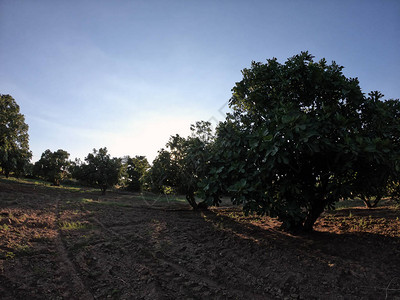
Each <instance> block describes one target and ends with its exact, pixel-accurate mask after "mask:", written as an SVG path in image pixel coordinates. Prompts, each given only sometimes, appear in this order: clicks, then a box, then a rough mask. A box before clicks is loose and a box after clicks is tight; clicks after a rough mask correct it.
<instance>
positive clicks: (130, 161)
mask: <svg viewBox="0 0 400 300" xmlns="http://www.w3.org/2000/svg"><path fill="white" fill-rule="evenodd" d="M122 161H123V164H122V165H123V167H122V168H123V171H122V173H123V175H122V176H123V177H124V178H123V184H124V185H125V186H126V188H127V189H128V190H130V191H134V192H140V191H141V189H142V183H143V180H144V176H145V175H146V172H147V171H148V170H149V168H150V164H149V162H148V161H147V158H146V157H145V156H135V157H130V156H126V157H124V158H123V159H122Z"/></svg>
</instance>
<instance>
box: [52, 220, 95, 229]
mask: <svg viewBox="0 0 400 300" xmlns="http://www.w3.org/2000/svg"><path fill="white" fill-rule="evenodd" d="M59 227H60V229H61V230H82V229H90V228H92V225H91V224H89V223H82V222H79V221H78V222H66V221H64V222H60V223H59Z"/></svg>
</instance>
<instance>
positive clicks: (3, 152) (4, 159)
mask: <svg viewBox="0 0 400 300" xmlns="http://www.w3.org/2000/svg"><path fill="white" fill-rule="evenodd" d="M31 157H32V153H31V152H30V150H29V135H28V125H27V124H26V123H25V117H24V115H23V114H21V113H20V108H19V106H18V104H17V102H16V101H15V100H14V98H13V97H11V96H10V95H0V166H1V168H2V170H3V172H4V173H5V175H6V177H8V176H9V174H10V172H15V173H16V174H17V175H18V174H19V173H22V172H24V168H25V166H26V165H27V164H28V163H29V161H30V159H31Z"/></svg>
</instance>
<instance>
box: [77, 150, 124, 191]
mask: <svg viewBox="0 0 400 300" xmlns="http://www.w3.org/2000/svg"><path fill="white" fill-rule="evenodd" d="M121 168H122V165H121V159H119V158H115V157H113V158H111V157H110V154H108V153H107V148H100V149H99V150H98V151H97V150H96V149H93V153H89V154H88V156H87V157H86V158H85V163H82V164H80V165H79V164H74V167H73V176H74V177H75V178H76V179H78V180H79V181H81V182H83V183H87V184H89V185H92V186H98V187H99V188H100V190H101V193H102V194H103V195H104V194H105V193H106V190H107V189H108V188H110V187H112V186H113V185H115V184H117V183H118V181H119V178H120V175H121Z"/></svg>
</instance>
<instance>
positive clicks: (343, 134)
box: [0, 52, 400, 231]
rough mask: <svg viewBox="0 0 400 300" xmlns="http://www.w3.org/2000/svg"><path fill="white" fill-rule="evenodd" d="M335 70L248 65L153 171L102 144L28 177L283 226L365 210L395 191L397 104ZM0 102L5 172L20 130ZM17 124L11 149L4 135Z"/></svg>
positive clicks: (46, 162) (23, 157)
mask: <svg viewBox="0 0 400 300" xmlns="http://www.w3.org/2000/svg"><path fill="white" fill-rule="evenodd" d="M342 70H343V67H342V66H339V65H337V64H336V63H335V62H332V63H331V64H328V63H327V62H326V60H325V59H322V60H320V61H314V57H313V56H312V55H310V54H309V53H308V52H302V53H300V54H298V55H295V56H293V57H291V58H289V59H288V60H287V61H286V62H285V63H284V64H281V63H279V62H278V61H277V59H275V58H274V59H269V60H267V62H266V63H259V62H258V63H256V62H253V63H252V64H251V67H250V68H248V69H244V70H243V71H242V74H243V79H242V80H241V81H240V82H237V83H236V84H235V86H234V87H233V89H232V92H233V93H232V97H231V99H230V101H229V105H230V107H231V109H232V112H231V113H229V114H227V116H226V119H225V120H224V121H223V122H220V123H219V124H218V126H217V128H216V130H215V131H213V130H212V129H211V124H210V123H209V122H204V121H201V122H197V123H196V124H194V125H192V127H191V130H192V134H191V135H190V136H188V137H186V138H185V137H181V136H179V135H174V136H171V137H170V140H169V141H168V143H167V144H166V148H165V149H161V150H160V151H159V153H158V156H157V157H156V158H155V160H154V161H153V163H152V166H150V165H149V164H148V162H147V160H146V158H145V157H142V156H141V157H135V158H130V157H125V158H122V159H121V158H111V157H110V155H109V154H107V149H106V148H103V149H100V150H98V151H96V150H94V151H93V153H90V154H89V155H88V156H87V157H86V158H85V161H84V162H80V161H79V160H75V161H74V162H69V161H68V157H69V155H68V153H67V152H65V151H63V150H59V151H57V152H51V151H50V150H47V151H46V152H44V153H43V155H42V157H41V159H40V160H39V161H38V162H37V163H36V164H35V165H34V167H33V173H34V174H36V175H37V176H42V177H44V178H46V179H47V180H50V181H52V182H53V184H59V183H60V181H61V180H63V178H64V177H65V176H72V177H73V178H75V179H77V180H79V181H80V182H82V183H85V184H88V185H97V186H98V187H100V188H101V190H102V191H103V192H105V190H106V189H107V188H108V187H110V186H112V185H115V184H117V183H119V184H120V186H123V187H126V188H129V189H131V190H134V191H139V190H141V189H148V190H151V191H153V192H158V193H179V194H184V195H185V196H186V199H187V200H188V202H189V203H190V205H191V206H192V207H193V208H194V209H199V208H206V207H207V206H211V205H219V203H220V202H221V198H222V197H223V196H225V197H229V198H230V199H231V200H232V202H233V203H234V204H238V205H239V204H240V205H242V206H243V209H244V211H245V212H246V213H250V212H254V213H257V214H260V215H264V214H268V215H269V216H272V217H277V218H278V219H279V220H280V221H282V226H283V228H284V229H287V230H291V231H298V230H301V231H310V230H312V227H313V225H314V223H315V221H316V220H317V218H318V217H319V216H320V214H321V213H322V212H323V211H324V210H325V209H326V208H332V207H334V205H335V203H336V202H338V201H339V200H341V199H348V198H355V197H359V198H361V199H362V200H363V201H364V202H365V204H366V205H367V206H368V207H373V206H376V205H377V204H378V202H379V201H380V200H381V199H382V198H383V197H386V196H390V197H392V198H397V199H399V194H400V187H399V180H400V102H399V100H398V99H396V100H393V99H389V100H384V99H383V95H382V94H381V93H380V92H377V91H374V92H371V93H369V94H368V95H365V94H363V93H362V91H361V88H360V86H359V82H358V79H357V78H347V77H346V76H345V75H344V74H343V72H342ZM3 98H4V100H3ZM7 99H8V100H7ZM3 101H4V103H3ZM7 101H8V103H11V104H8V105H9V106H8V108H7V107H6V106H5V105H7V104H5V103H6V102H7ZM1 105H2V112H1V113H2V114H3V113H7V112H8V111H12V110H14V111H15V112H14V114H13V115H12V116H10V119H9V120H12V122H11V123H10V124H11V125H8V127H7V125H4V124H6V123H5V122H3V119H2V121H1V122H2V123H1V126H2V128H1V136H0V147H1V155H2V156H1V167H2V169H3V171H4V173H5V175H6V176H8V174H9V173H10V172H15V174H19V173H21V166H23V165H24V164H26V163H27V162H28V161H29V159H30V152H29V149H28V142H27V137H28V135H27V129H28V127H27V125H26V124H25V123H24V120H23V116H22V115H20V114H19V112H18V110H19V109H16V108H18V106H17V105H16V103H15V101H14V102H13V99H12V98H11V97H10V96H2V104H1ZM10 105H11V106H10ZM3 107H4V108H3ZM12 107H14V108H13V109H12ZM14 119H15V121H14ZM17 121H18V122H17ZM17 123H19V124H20V126H21V127H20V129H18V130H14V131H15V132H14V131H13V132H14V133H12V134H10V137H11V140H12V139H14V140H15V143H10V142H9V140H8V136H7V135H5V134H4V132H7V131H8V130H9V129H10V128H12V127H13V126H14V125H15V124H17ZM20 136H22V137H24V139H19V140H18V141H17V137H20ZM25 139H26V140H25ZM196 199H201V200H200V202H199V200H197V201H196Z"/></svg>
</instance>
